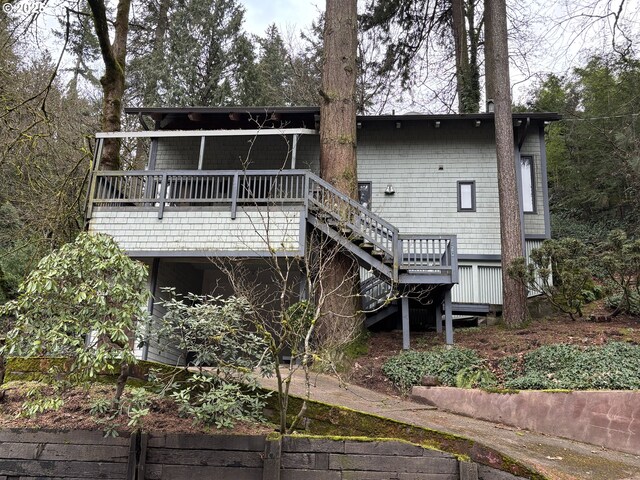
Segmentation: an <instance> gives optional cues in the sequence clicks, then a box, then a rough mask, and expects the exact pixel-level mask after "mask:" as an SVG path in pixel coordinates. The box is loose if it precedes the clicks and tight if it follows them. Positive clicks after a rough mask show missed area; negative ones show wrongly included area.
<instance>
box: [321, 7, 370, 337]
mask: <svg viewBox="0 0 640 480" xmlns="http://www.w3.org/2000/svg"><path fill="white" fill-rule="evenodd" d="M356 5H357V2H356V0H327V4H326V13H325V26H324V59H323V68H322V89H321V91H320V96H321V99H322V100H321V104H320V175H321V176H322V178H324V179H325V180H327V181H328V182H330V183H331V184H332V185H334V186H335V187H336V188H337V189H338V190H340V191H341V192H343V193H345V194H347V195H349V196H350V197H352V198H354V199H355V198H357V192H358V179H357V161H356V101H355V100H356V75H357V69H356V52H357V26H358V25H357V6H356ZM331 261H332V264H331V266H330V268H328V269H327V271H329V272H330V274H329V275H325V278H323V279H321V282H322V284H323V288H322V290H323V291H324V292H329V294H328V295H327V297H326V298H325V299H323V302H324V305H323V306H324V308H323V317H322V321H321V323H320V326H319V331H320V336H321V338H325V339H326V341H327V343H328V345H327V347H328V348H332V347H334V346H336V345H340V344H342V343H344V341H348V340H349V339H348V338H344V335H341V332H352V331H353V328H352V326H353V324H354V323H353V322H355V321H360V318H356V317H359V316H357V312H358V310H360V309H359V297H358V283H359V282H358V266H357V264H356V263H355V261H354V260H353V259H352V258H351V257H349V256H347V255H346V254H342V253H339V254H337V255H334V256H333V258H332V260H331ZM341 325H344V327H345V328H341ZM350 335H351V334H349V335H348V336H350ZM336 336H337V337H342V338H335V337H336ZM327 337H329V338H327ZM332 337H333V338H332Z"/></svg>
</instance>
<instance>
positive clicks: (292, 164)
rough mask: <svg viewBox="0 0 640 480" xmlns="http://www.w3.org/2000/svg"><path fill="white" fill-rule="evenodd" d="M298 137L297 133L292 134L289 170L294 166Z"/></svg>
mask: <svg viewBox="0 0 640 480" xmlns="http://www.w3.org/2000/svg"><path fill="white" fill-rule="evenodd" d="M298 137H300V135H299V134H297V133H294V134H293V142H292V145H291V170H293V169H295V168H296V157H297V156H298Z"/></svg>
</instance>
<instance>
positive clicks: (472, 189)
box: [458, 181, 476, 212]
mask: <svg viewBox="0 0 640 480" xmlns="http://www.w3.org/2000/svg"><path fill="white" fill-rule="evenodd" d="M458 211H459V212H475V211H476V182H474V181H459V182H458Z"/></svg>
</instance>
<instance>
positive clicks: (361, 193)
mask: <svg viewBox="0 0 640 480" xmlns="http://www.w3.org/2000/svg"><path fill="white" fill-rule="evenodd" d="M358 201H359V202H360V205H362V206H363V207H364V208H367V209H369V210H371V182H358Z"/></svg>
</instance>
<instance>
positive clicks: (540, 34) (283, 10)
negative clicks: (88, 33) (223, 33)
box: [0, 0, 640, 110]
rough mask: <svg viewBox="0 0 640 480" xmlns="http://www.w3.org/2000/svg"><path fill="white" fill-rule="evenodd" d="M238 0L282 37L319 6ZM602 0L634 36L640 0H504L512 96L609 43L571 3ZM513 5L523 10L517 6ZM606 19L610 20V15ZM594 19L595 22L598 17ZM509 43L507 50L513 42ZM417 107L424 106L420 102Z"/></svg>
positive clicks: (261, 28) (50, 7)
mask: <svg viewBox="0 0 640 480" xmlns="http://www.w3.org/2000/svg"><path fill="white" fill-rule="evenodd" d="M5 1H6V0H5ZM30 1H32V0H23V1H22V3H25V2H30ZM238 1H239V2H240V3H242V4H243V5H244V7H245V23H244V28H245V30H246V31H247V32H249V33H253V34H255V35H264V32H265V30H266V29H267V27H268V26H269V25H270V24H272V23H275V24H276V26H277V27H278V29H279V30H280V32H281V34H282V35H283V37H284V38H285V41H286V40H287V39H290V40H295V39H296V38H299V34H298V32H299V31H300V30H303V29H306V28H308V27H309V26H310V25H311V22H312V21H313V20H315V19H317V17H318V15H319V13H320V12H321V11H323V10H324V6H325V0H238ZM358 2H359V5H358V9H359V11H363V9H364V3H365V0H358ZM607 2H609V3H611V5H612V7H614V10H615V7H616V5H620V4H622V5H623V6H624V11H625V15H624V17H625V19H626V20H627V21H629V22H631V24H630V26H631V28H630V31H631V32H636V35H638V37H639V38H640V0H582V1H581V2H578V0H547V1H545V2H536V1H534V0H508V4H509V5H510V6H511V8H512V9H513V11H514V12H518V11H520V12H521V11H527V12H529V14H530V17H525V19H526V20H527V23H528V25H527V27H526V28H530V29H531V32H533V35H531V43H530V46H532V48H527V50H528V51H527V53H526V54H524V55H523V54H521V55H519V56H514V58H516V57H518V58H520V60H519V63H518V65H515V64H513V63H512V66H511V81H512V85H513V89H512V93H513V95H514V98H515V99H516V101H518V100H523V99H524V98H525V97H526V96H527V95H528V93H529V91H530V90H531V88H532V85H533V83H534V82H535V81H536V78H539V76H540V75H545V74H548V73H551V72H553V73H557V74H565V73H567V72H569V71H571V69H572V68H574V67H576V66H581V65H582V64H583V63H584V60H585V58H586V56H585V54H584V52H585V51H593V48H598V47H607V46H610V43H609V40H608V39H607V38H606V37H607V29H606V28H605V29H603V30H602V29H601V30H599V31H597V32H596V31H595V30H594V29H593V28H582V27H584V25H582V24H581V23H580V22H581V20H585V19H588V18H589V16H590V15H593V16H595V17H598V16H599V15H600V14H601V13H602V12H600V11H598V9H597V8H594V9H593V10H588V9H585V10H581V11H575V9H574V6H575V5H576V4H578V3H581V4H582V5H583V6H584V5H594V6H596V7H601V6H602V5H603V4H605V3H607ZM0 3H2V0H0ZM19 3H20V2H19ZM22 3H20V4H22ZM36 3H37V4H38V5H39V4H40V2H35V3H34V4H36ZM63 4H64V1H62V2H47V3H45V4H44V5H46V7H45V11H44V12H43V13H44V14H43V15H42V16H41V18H40V22H41V23H39V28H38V29H37V30H38V31H39V34H40V35H39V36H38V39H39V42H38V44H39V46H41V48H47V49H49V50H50V51H51V54H52V56H53V57H54V58H57V56H58V54H59V53H58V51H59V47H60V42H59V41H58V40H57V39H53V38H51V35H50V31H51V29H52V28H53V27H54V26H56V25H57V20H56V19H55V15H56V14H59V13H60V12H59V11H58V10H59V9H60V8H61V5H63ZM56 6H57V7H58V8H57V9H56ZM523 6H524V7H523ZM519 8H521V9H523V10H518V9H519ZM520 17H522V15H520ZM587 23H588V22H587ZM608 23H609V25H611V24H612V20H611V18H609V22H608ZM597 24H599V25H601V24H602V22H598V23H597ZM578 25H582V27H580V28H578ZM610 29H611V28H609V30H610ZM510 46H511V48H512V50H513V49H514V46H513V44H512V45H510ZM525 48H526V45H525ZM56 50H58V51H56ZM65 57H67V58H64V60H63V66H64V65H66V62H68V61H69V59H68V55H67V56H65ZM422 107H424V108H427V109H428V108H429V107H428V106H424V105H423V106H422ZM422 107H421V106H419V105H416V106H408V107H407V108H409V109H411V110H415V109H416V108H418V109H421V108H422ZM401 108H403V107H401Z"/></svg>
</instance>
